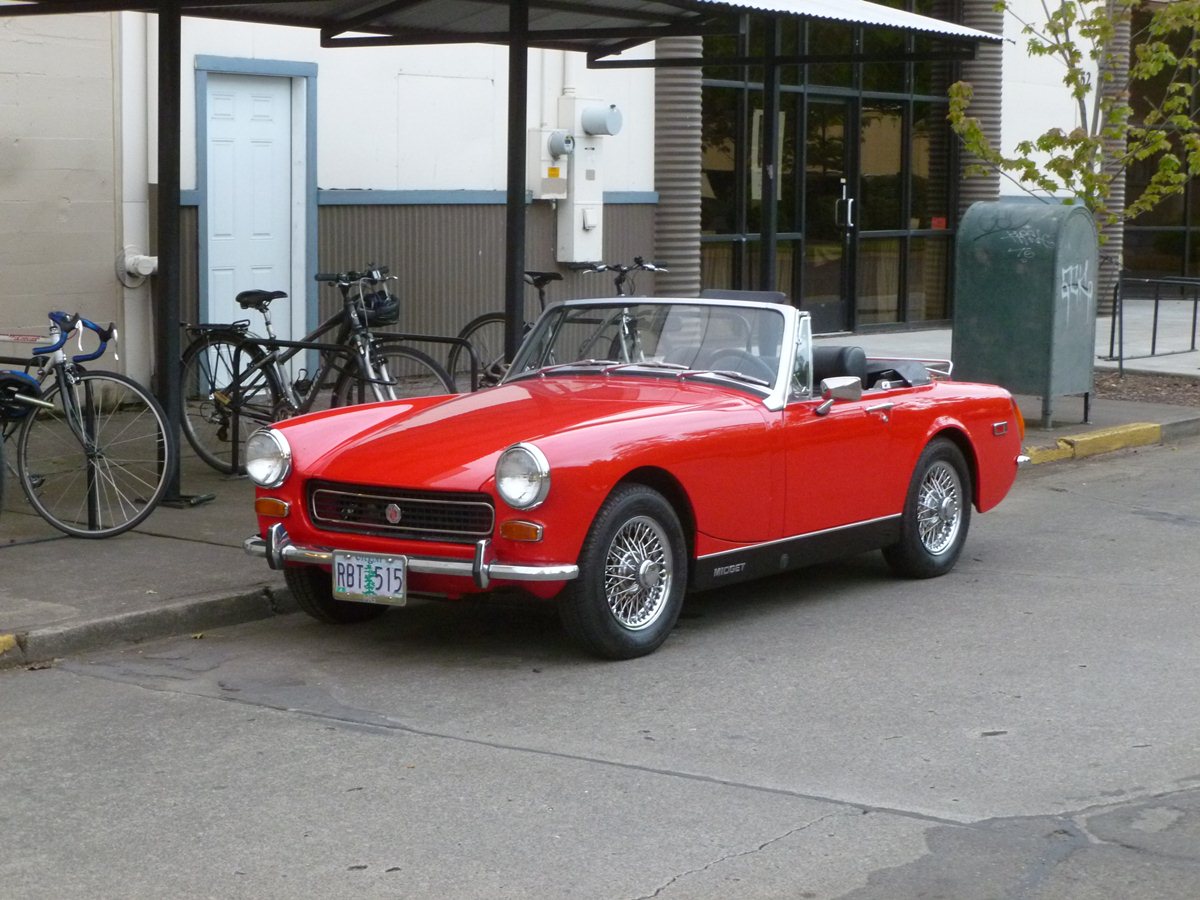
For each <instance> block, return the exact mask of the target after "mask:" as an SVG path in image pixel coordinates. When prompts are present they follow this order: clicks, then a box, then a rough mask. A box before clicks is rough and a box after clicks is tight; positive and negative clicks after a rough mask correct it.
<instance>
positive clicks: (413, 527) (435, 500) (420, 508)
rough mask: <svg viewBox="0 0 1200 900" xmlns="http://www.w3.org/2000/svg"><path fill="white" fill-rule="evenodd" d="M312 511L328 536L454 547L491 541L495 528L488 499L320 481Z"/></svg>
mask: <svg viewBox="0 0 1200 900" xmlns="http://www.w3.org/2000/svg"><path fill="white" fill-rule="evenodd" d="M308 510H309V515H310V516H312V521H313V524H315V525H317V526H318V527H320V528H324V529H327V530H329V531H346V532H353V533H356V534H372V535H381V536H387V537H396V538H406V539H409V540H418V541H444V542H446V543H453V544H473V543H475V542H476V541H478V540H479V539H480V538H487V537H491V535H492V529H493V527H494V526H495V522H496V512H495V508H494V507H493V505H492V498H491V497H490V496H488V495H487V494H476V493H457V492H451V491H421V490H407V489H404V488H381V487H375V486H370V485H354V484H341V483H334V482H321V481H314V482H311V483H310V484H309V486H308Z"/></svg>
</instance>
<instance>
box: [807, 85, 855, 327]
mask: <svg viewBox="0 0 1200 900" xmlns="http://www.w3.org/2000/svg"><path fill="white" fill-rule="evenodd" d="M855 124H856V119H855V117H854V109H853V101H852V100H849V99H844V98H822V97H814V96H811V95H810V96H809V98H808V103H807V109H806V112H805V120H804V174H805V188H804V266H803V271H802V273H801V279H800V291H801V298H800V308H801V309H805V310H808V312H809V313H810V314H811V315H812V317H813V331H814V332H817V333H819V334H828V333H830V332H834V331H848V330H849V329H850V327H851V325H852V315H851V313H852V309H851V304H852V298H853V296H854V292H853V284H854V281H853V261H854V252H853V249H854V238H855V229H856V222H857V216H858V209H857V205H858V204H857V200H858V198H857V196H856V185H857V179H856V178H855V160H856V158H857V153H856V151H857V138H856V137H855V135H856V134H857V132H858V129H857V128H856V127H855Z"/></svg>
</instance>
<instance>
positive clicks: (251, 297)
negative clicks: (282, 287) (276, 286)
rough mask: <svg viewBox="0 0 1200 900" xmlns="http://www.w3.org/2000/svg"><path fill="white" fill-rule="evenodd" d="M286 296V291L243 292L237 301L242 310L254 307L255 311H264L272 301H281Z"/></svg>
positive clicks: (255, 290)
mask: <svg viewBox="0 0 1200 900" xmlns="http://www.w3.org/2000/svg"><path fill="white" fill-rule="evenodd" d="M286 296H287V293H286V292H284V291H260V290H258V289H254V290H250V291H242V292H241V293H240V294H238V295H237V297H236V298H235V299H236V300H237V302H238V306H240V307H241V308H242V309H249V308H250V307H254V308H255V309H258V310H263V309H266V308H267V307H268V306H270V304H271V301H272V300H279V299H282V298H283V297H286Z"/></svg>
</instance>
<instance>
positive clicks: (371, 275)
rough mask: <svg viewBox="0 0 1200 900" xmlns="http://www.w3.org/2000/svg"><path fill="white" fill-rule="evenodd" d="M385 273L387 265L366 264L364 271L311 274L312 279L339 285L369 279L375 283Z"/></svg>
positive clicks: (347, 284)
mask: <svg viewBox="0 0 1200 900" xmlns="http://www.w3.org/2000/svg"><path fill="white" fill-rule="evenodd" d="M387 274H388V267H387V266H376V265H371V264H368V265H367V269H366V271H365V272H353V271H351V272H318V273H317V274H316V275H314V276H313V280H314V281H321V282H327V283H329V284H337V285H341V286H349V285H351V284H354V283H355V282H358V281H369V282H371V283H372V284H375V283H377V282H380V281H383V280H384V277H385V276H386V275H387Z"/></svg>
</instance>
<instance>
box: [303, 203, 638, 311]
mask: <svg viewBox="0 0 1200 900" xmlns="http://www.w3.org/2000/svg"><path fill="white" fill-rule="evenodd" d="M604 216H605V220H604V236H605V241H604V244H605V254H606V257H605V261H607V262H623V261H624V262H627V261H630V260H632V259H633V257H634V256H639V255H640V256H645V257H648V258H652V257H653V247H654V207H653V206H650V205H635V204H614V205H609V206H606V207H605V210H604ZM318 229H319V230H318V245H319V247H320V250H319V253H318V266H317V267H318V269H320V270H321V271H326V272H329V271H333V272H336V271H344V270H346V269H354V268H362V267H363V266H365V265H366V264H367V263H376V264H379V265H387V266H388V267H389V268H390V269H391V272H392V274H393V275H396V276H398V279H399V280H398V281H397V282H396V284H395V288H396V290H397V292H398V293H399V295H400V297H402V298H404V300H405V301H406V303H405V305H404V307H403V310H402V313H401V317H400V323H399V325H397V326H396V327H397V329H399V330H404V331H412V332H423V333H427V334H442V335H453V334H457V333H458V331H459V329H461V328H462V327H463V326H464V325H466V324H467V322H469V321H470V320H471V319H473V318H474V317H475V316H477V315H480V314H481V313H485V312H491V311H493V310H501V309H503V308H504V207H503V206H502V205H499V204H496V205H467V204H463V205H446V206H323V207H321V209H320V216H319V223H318ZM554 229H555V212H554V208H553V207H552V206H551V205H550V204H549V203H533V204H531V205H530V206H529V215H528V219H527V225H526V239H525V240H526V244H525V246H526V260H527V263H526V264H527V265H528V267H529V268H530V269H540V270H545V271H561V272H562V273H563V276H564V280H563V281H561V282H555V283H554V284H552V285H551V286H550V287H549V288H548V289H547V300H550V301H552V300H561V299H566V298H568V297H583V296H588V295H607V294H610V293H612V282H611V280H609V279H608V278H607V276H604V275H586V276H585V275H583V274H582V273H578V272H572V271H570V270H569V269H566V268H560V267H559V266H557V265H556V264H555V262H554ZM637 286H638V292H639V293H652V292H653V289H654V284H653V278H652V277H649V276H646V277H644V278H642V279H640V280H639V281H638V285H637ZM527 295H528V296H527V299H528V305H527V313H528V315H530V316H533V315H535V314H536V312H537V294H536V292H534V290H533V289H532V288H529V289H528V291H527ZM338 302H339V299H338V296H337V292H336V291H335V290H333V289H322V291H321V300H320V307H321V314H322V315H328V314H329V313H330V312H331V311H332V310H334V309H335V308H336V306H337V304H338Z"/></svg>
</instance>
